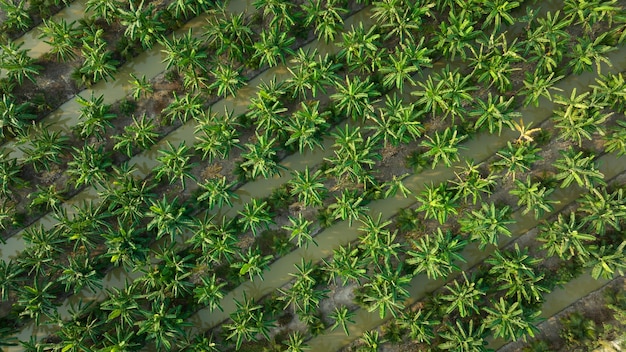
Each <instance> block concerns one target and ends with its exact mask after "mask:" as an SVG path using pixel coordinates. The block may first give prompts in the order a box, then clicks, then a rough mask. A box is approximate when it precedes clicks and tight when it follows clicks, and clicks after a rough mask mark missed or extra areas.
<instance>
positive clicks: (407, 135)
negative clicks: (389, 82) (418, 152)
mask: <svg viewBox="0 0 626 352" xmlns="http://www.w3.org/2000/svg"><path fill="white" fill-rule="evenodd" d="M379 111H380V114H379V115H375V116H373V117H372V118H373V120H374V122H375V123H376V125H375V126H372V127H371V129H372V130H374V131H375V132H374V133H375V135H374V136H377V137H379V138H382V140H383V141H384V143H385V146H386V145H387V144H388V143H389V144H391V145H392V146H398V145H400V143H403V144H406V143H409V142H411V141H415V140H417V139H418V138H419V137H421V136H422V133H423V132H424V127H423V126H422V122H421V121H420V118H421V116H422V115H423V113H424V112H423V111H422V110H420V109H418V107H417V106H416V105H415V104H413V103H409V104H405V103H403V101H402V99H399V98H398V96H397V95H396V94H394V95H393V97H391V96H389V95H386V96H385V107H384V108H382V109H380V110H379Z"/></svg>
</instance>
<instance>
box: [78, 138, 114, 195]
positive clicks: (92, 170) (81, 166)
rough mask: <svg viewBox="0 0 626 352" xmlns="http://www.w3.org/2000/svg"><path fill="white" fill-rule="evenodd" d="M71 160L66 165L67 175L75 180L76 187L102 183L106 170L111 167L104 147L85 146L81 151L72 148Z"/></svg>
mask: <svg viewBox="0 0 626 352" xmlns="http://www.w3.org/2000/svg"><path fill="white" fill-rule="evenodd" d="M72 149H74V152H73V153H72V160H71V161H69V162H68V163H67V166H68V169H67V174H68V175H69V176H70V177H71V178H72V179H74V180H75V183H76V186H75V187H80V186H81V185H83V184H84V185H92V186H94V185H95V184H96V183H100V182H104V181H105V178H106V176H107V169H108V168H109V167H110V166H111V165H112V161H111V158H110V156H109V153H106V152H105V151H104V146H102V145H101V146H99V147H97V148H96V147H95V146H93V145H89V144H85V146H84V147H83V148H81V149H78V148H76V147H73V148H72Z"/></svg>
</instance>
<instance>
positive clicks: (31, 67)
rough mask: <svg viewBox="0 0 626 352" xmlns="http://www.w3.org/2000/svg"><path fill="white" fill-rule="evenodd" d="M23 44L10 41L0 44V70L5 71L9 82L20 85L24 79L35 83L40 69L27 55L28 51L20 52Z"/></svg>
mask: <svg viewBox="0 0 626 352" xmlns="http://www.w3.org/2000/svg"><path fill="white" fill-rule="evenodd" d="M23 45H24V43H23V42H22V43H20V44H15V43H14V42H12V41H8V42H7V43H0V49H2V51H1V52H0V69H2V70H4V71H6V75H7V77H8V78H9V81H10V82H16V83H17V84H18V85H20V86H21V85H22V83H23V82H24V78H28V79H29V80H30V81H31V82H33V83H36V82H35V76H36V75H38V74H39V71H41V69H42V67H41V66H39V65H36V64H35V59H33V58H32V57H31V56H30V55H28V51H29V50H28V49H24V50H22V49H21V48H22V46H23Z"/></svg>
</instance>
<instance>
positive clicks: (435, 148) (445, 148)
mask: <svg viewBox="0 0 626 352" xmlns="http://www.w3.org/2000/svg"><path fill="white" fill-rule="evenodd" d="M457 134H458V131H457V130H456V128H453V129H450V128H449V127H447V128H446V129H445V130H444V131H443V133H442V134H440V133H439V131H437V132H435V135H434V138H433V137H430V136H429V135H426V136H425V137H426V139H428V140H423V141H422V142H421V143H420V146H422V147H425V148H426V149H427V150H426V152H424V154H423V155H424V156H425V157H428V158H431V159H432V168H433V169H434V168H435V166H437V164H438V163H439V161H443V163H444V164H445V165H446V166H447V167H450V166H451V165H452V162H453V161H459V154H458V153H459V149H460V148H461V147H459V143H461V142H462V141H463V140H465V139H466V138H467V135H460V136H458V135H457Z"/></svg>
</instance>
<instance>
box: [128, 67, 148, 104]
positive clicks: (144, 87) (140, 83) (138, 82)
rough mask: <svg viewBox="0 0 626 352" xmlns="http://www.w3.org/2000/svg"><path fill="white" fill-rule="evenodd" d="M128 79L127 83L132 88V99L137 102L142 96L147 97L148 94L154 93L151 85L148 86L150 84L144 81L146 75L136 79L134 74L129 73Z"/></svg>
mask: <svg viewBox="0 0 626 352" xmlns="http://www.w3.org/2000/svg"><path fill="white" fill-rule="evenodd" d="M130 78H131V79H130V80H129V81H128V83H130V85H131V86H132V91H133V98H134V99H135V100H139V99H140V98H141V96H142V95H144V96H148V95H149V94H152V93H153V92H154V88H153V87H152V84H150V82H148V80H147V79H146V75H143V76H141V78H138V77H137V76H135V74H134V73H131V74H130Z"/></svg>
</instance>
